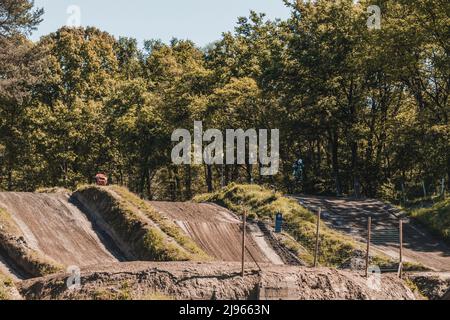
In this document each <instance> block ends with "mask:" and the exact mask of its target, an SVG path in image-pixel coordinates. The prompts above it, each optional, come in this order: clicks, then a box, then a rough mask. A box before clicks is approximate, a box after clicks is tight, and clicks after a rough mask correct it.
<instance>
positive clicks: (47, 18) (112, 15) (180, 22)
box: [32, 0, 289, 46]
mask: <svg viewBox="0 0 450 320" xmlns="http://www.w3.org/2000/svg"><path fill="white" fill-rule="evenodd" d="M35 5H36V6H37V7H42V8H44V10H45V15H44V17H43V18H44V21H43V22H42V23H41V25H40V26H39V28H38V30H37V31H35V32H34V33H33V35H32V39H33V40H37V39H39V37H40V36H42V35H45V34H48V33H50V32H53V31H56V30H57V29H58V28H60V27H61V26H63V25H65V24H66V23H67V20H68V17H69V14H68V13H67V9H68V7H69V6H70V5H77V6H79V8H80V9H81V25H82V26H95V27H97V28H99V29H101V30H104V31H108V32H109V33H111V34H113V35H115V36H117V37H119V36H127V37H133V38H136V39H138V40H139V41H140V42H141V43H142V41H143V40H146V39H162V40H163V41H165V42H167V41H169V40H170V39H171V38H173V37H176V38H180V39H190V40H193V41H194V42H195V43H196V44H197V45H198V46H205V45H207V44H208V43H211V42H213V41H215V40H218V39H219V38H220V36H221V34H222V32H224V31H231V30H233V28H234V26H235V25H236V21H237V18H238V17H239V16H248V14H249V12H250V10H254V11H257V12H264V13H266V14H267V17H269V18H270V19H275V18H286V17H288V16H289V9H288V8H286V7H285V6H284V3H283V1H282V0H126V1H125V0H35Z"/></svg>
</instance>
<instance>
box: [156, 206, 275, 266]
mask: <svg viewBox="0 0 450 320" xmlns="http://www.w3.org/2000/svg"><path fill="white" fill-rule="evenodd" d="M150 204H151V206H152V207H153V208H155V210H157V211H158V212H159V213H161V214H163V215H165V216H166V217H168V218H170V219H172V220H173V221H175V222H176V223H177V224H178V225H179V226H180V228H181V229H182V230H184V232H185V233H186V234H187V235H189V237H191V238H192V239H193V240H194V241H195V243H197V245H198V246H200V247H201V248H202V249H203V250H204V251H205V252H206V253H207V254H208V255H210V256H212V257H214V258H215V259H216V260H220V261H230V262H232V261H240V260H241V257H242V222H241V221H240V220H239V219H238V217H237V216H236V215H234V214H233V213H232V212H231V211H229V210H227V209H225V208H222V207H220V206H218V205H215V204H209V203H206V204H198V203H191V202H156V201H152V202H150ZM246 230H247V234H246V248H247V252H246V259H247V261H252V260H253V259H255V260H256V261H257V262H261V263H273V264H283V261H282V259H281V258H280V257H279V256H278V254H277V253H276V252H275V250H274V249H273V248H272V246H271V245H270V244H269V243H268V242H267V241H266V240H265V238H264V234H263V233H262V232H261V230H260V229H259V227H258V226H257V225H256V224H253V223H251V222H249V223H248V228H247V229H246Z"/></svg>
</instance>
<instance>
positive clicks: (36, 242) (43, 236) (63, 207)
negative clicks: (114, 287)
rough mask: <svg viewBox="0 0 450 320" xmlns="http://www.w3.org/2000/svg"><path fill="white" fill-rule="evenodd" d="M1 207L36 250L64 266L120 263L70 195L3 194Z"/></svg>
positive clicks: (1, 195) (0, 197) (0, 201)
mask: <svg viewBox="0 0 450 320" xmlns="http://www.w3.org/2000/svg"><path fill="white" fill-rule="evenodd" d="M0 207H2V208H4V209H6V210H7V211H8V212H9V213H10V214H11V215H12V217H13V219H14V221H15V222H16V223H17V225H18V226H19V228H20V229H21V231H22V232H23V234H24V238H25V241H26V242H27V243H28V244H29V245H30V246H31V247H32V248H33V249H35V250H37V251H39V252H42V253H43V254H45V255H47V256H48V257H50V258H52V259H53V260H55V261H57V262H59V263H61V264H64V265H66V266H70V265H75V266H80V267H82V266H89V265H97V264H100V263H108V262H116V261H118V259H117V258H115V257H114V256H113V255H112V254H111V253H110V252H109V250H108V249H107V244H106V242H105V241H103V239H102V236H101V235H100V234H99V233H97V231H96V230H95V228H94V225H93V224H92V223H91V222H90V221H89V219H88V217H87V216H86V215H85V214H84V213H83V212H82V211H81V210H80V209H79V208H78V207H77V206H76V205H75V204H73V203H71V202H70V201H69V196H68V195H65V194H38V193H14V192H8V193H6V192H1V193H0ZM0 261H1V259H0ZM0 264H1V262H0ZM3 267H5V264H4V263H3ZM6 268H8V267H6Z"/></svg>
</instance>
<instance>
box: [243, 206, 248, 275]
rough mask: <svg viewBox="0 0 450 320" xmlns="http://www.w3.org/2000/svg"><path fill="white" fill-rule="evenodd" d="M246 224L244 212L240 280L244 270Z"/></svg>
mask: <svg viewBox="0 0 450 320" xmlns="http://www.w3.org/2000/svg"><path fill="white" fill-rule="evenodd" d="M246 224H247V212H246V211H245V210H244V214H243V216H242V278H243V277H244V269H245V228H246V227H247V226H246Z"/></svg>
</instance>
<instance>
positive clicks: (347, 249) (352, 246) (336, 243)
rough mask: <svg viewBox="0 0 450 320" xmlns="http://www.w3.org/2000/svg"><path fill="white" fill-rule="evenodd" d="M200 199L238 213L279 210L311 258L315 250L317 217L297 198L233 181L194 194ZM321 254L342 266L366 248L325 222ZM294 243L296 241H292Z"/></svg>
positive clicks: (266, 214) (261, 214) (270, 215)
mask: <svg viewBox="0 0 450 320" xmlns="http://www.w3.org/2000/svg"><path fill="white" fill-rule="evenodd" d="M194 201H197V202H214V203H217V204H219V205H221V206H224V207H226V208H228V209H230V210H231V211H234V212H235V213H237V214H240V215H242V214H243V212H244V211H246V212H247V214H248V216H249V217H250V218H258V219H270V220H271V221H273V220H274V217H275V214H276V213H277V212H280V213H282V214H283V217H284V220H285V223H286V225H287V228H286V232H287V233H288V234H289V235H290V236H292V237H293V238H294V239H295V241H297V242H298V243H299V244H300V245H301V246H302V247H303V248H305V249H306V250H307V251H308V252H309V255H307V258H308V259H306V260H307V261H305V262H308V261H310V260H311V256H312V255H313V253H314V250H315V234H316V218H315V215H314V214H313V213H312V212H311V211H309V210H307V209H305V208H304V207H302V206H301V205H300V204H298V202H297V201H296V200H294V199H290V198H287V197H284V196H283V195H282V194H280V193H277V192H274V191H272V190H268V189H265V188H263V187H261V186H258V185H237V184H231V185H229V186H228V187H226V188H224V189H223V190H219V191H217V192H215V193H211V194H204V195H200V196H197V197H196V198H194ZM320 234H321V235H320V257H319V262H320V263H321V264H322V265H324V266H333V267H336V266H340V265H342V264H345V263H346V262H348V261H349V260H350V259H351V258H352V257H353V256H354V252H355V250H360V249H362V248H363V246H362V244H359V243H357V242H356V241H354V240H353V239H351V238H350V237H347V236H345V235H342V234H340V233H338V232H336V231H334V230H331V229H330V228H328V227H327V226H325V225H324V224H322V225H321V226H320ZM290 245H291V246H293V244H292V243H291V244H290Z"/></svg>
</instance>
